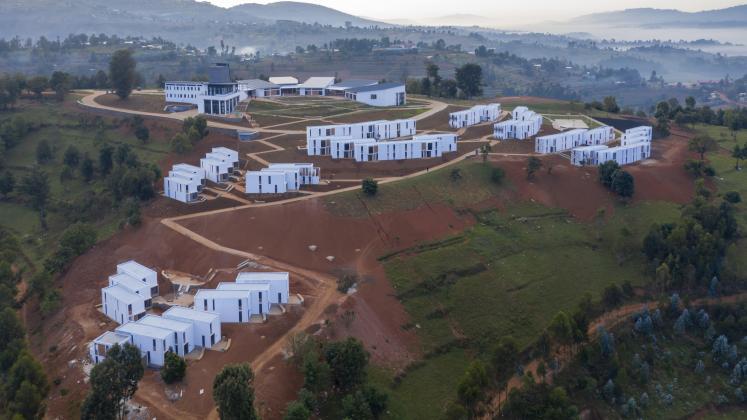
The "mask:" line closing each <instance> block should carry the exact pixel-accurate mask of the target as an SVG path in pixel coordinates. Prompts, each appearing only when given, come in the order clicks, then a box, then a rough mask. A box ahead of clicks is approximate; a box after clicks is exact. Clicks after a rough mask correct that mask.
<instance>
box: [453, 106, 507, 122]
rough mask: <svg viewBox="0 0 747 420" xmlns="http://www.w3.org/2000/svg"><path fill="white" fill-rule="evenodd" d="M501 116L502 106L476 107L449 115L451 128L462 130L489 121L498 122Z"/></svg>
mask: <svg viewBox="0 0 747 420" xmlns="http://www.w3.org/2000/svg"><path fill="white" fill-rule="evenodd" d="M500 115H501V104H486V105H475V106H473V107H472V108H469V109H465V110H463V111H457V112H452V113H450V114H449V127H451V128H462V127H469V126H471V125H475V124H480V123H484V122H488V121H496V120H497V119H498V117H500Z"/></svg>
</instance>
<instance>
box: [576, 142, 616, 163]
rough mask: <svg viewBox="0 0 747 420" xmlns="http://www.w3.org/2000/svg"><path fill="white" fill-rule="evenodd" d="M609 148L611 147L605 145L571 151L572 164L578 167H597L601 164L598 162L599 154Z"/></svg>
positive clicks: (577, 148)
mask: <svg viewBox="0 0 747 420" xmlns="http://www.w3.org/2000/svg"><path fill="white" fill-rule="evenodd" d="M608 148H609V147H608V146H605V145H593V146H582V147H576V148H575V149H573V150H571V163H572V164H574V165H576V166H585V165H589V166H597V165H599V162H597V158H598V154H597V152H599V151H600V150H605V149H608Z"/></svg>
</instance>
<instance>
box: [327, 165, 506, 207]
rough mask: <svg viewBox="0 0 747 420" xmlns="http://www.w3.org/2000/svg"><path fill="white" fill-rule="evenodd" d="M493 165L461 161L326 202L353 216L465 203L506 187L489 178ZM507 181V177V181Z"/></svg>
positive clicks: (495, 192)
mask: <svg viewBox="0 0 747 420" xmlns="http://www.w3.org/2000/svg"><path fill="white" fill-rule="evenodd" d="M492 168H493V166H492V165H489V164H487V165H486V164H482V163H477V162H466V161H465V162H460V163H458V164H456V165H452V166H449V167H448V168H444V169H440V170H437V171H433V172H430V173H427V174H425V175H422V176H418V177H415V178H409V179H405V180H402V181H397V182H394V183H387V184H380V185H379V192H378V193H377V194H376V196H374V197H365V196H363V195H362V194H361V193H360V192H359V191H351V192H346V193H342V194H336V195H334V196H332V197H328V198H325V200H324V203H325V206H326V207H327V209H328V210H330V211H331V212H333V213H335V214H337V215H340V216H352V217H366V216H367V215H368V213H369V212H370V213H374V214H380V213H385V212H389V211H397V210H411V209H415V208H417V207H420V206H422V205H425V204H426V203H428V204H436V203H446V204H448V205H450V206H452V207H456V208H460V207H466V206H469V205H473V204H476V203H479V202H481V201H483V200H487V199H489V198H490V197H492V196H494V195H495V194H497V193H499V192H500V190H501V188H505V187H504V186H500V185H497V184H494V183H492V182H491V181H490V174H491V170H492ZM454 169H458V170H459V171H460V173H461V176H462V178H461V179H459V180H458V181H453V180H452V179H451V171H452V170H454ZM507 183H508V182H507V181H505V180H504V185H506V184H507Z"/></svg>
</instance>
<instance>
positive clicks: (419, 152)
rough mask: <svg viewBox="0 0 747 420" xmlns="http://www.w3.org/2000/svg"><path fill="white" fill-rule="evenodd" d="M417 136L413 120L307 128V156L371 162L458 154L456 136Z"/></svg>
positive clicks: (439, 134)
mask: <svg viewBox="0 0 747 420" xmlns="http://www.w3.org/2000/svg"><path fill="white" fill-rule="evenodd" d="M416 132H417V128H416V123H415V120H412V119H405V120H392V121H385V120H380V121H368V122H362V123H355V124H337V125H324V126H310V127H306V152H307V154H308V155H309V156H330V157H332V158H333V159H355V160H356V161H357V162H370V161H378V160H402V159H422V158H431V157H439V156H442V155H443V154H444V153H448V152H454V151H456V150H457V146H456V142H457V136H456V134H453V133H437V134H425V135H419V136H418V135H415V133H416ZM401 137H410V138H405V139H399V138H401Z"/></svg>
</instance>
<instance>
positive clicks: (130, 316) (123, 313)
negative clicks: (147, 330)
mask: <svg viewBox="0 0 747 420" xmlns="http://www.w3.org/2000/svg"><path fill="white" fill-rule="evenodd" d="M115 287H117V286H115ZM110 290H111V289H109V290H107V288H103V289H101V308H102V310H103V311H104V314H105V315H106V316H107V317H109V318H111V319H112V320H114V321H115V322H118V323H120V324H126V323H128V322H131V321H135V320H137V319H138V318H139V317H140V316H141V315H142V314H144V313H145V300H146V299H150V298H149V297H145V296H138V295H136V294H134V293H130V294H131V295H132V297H133V299H132V300H120V299H119V298H118V296H117V294H116V293H112V292H111V291H110ZM123 290H124V289H123ZM130 305H131V306H132V311H130Z"/></svg>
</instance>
